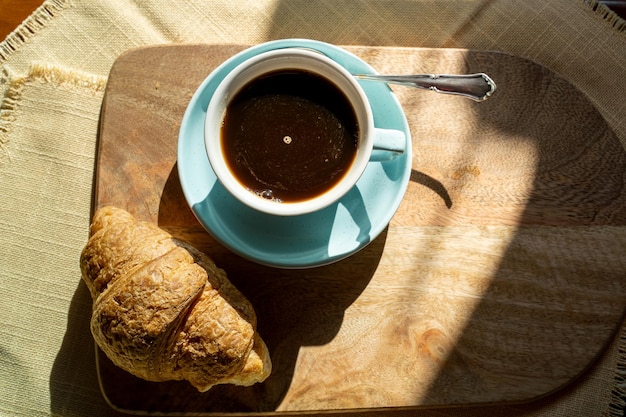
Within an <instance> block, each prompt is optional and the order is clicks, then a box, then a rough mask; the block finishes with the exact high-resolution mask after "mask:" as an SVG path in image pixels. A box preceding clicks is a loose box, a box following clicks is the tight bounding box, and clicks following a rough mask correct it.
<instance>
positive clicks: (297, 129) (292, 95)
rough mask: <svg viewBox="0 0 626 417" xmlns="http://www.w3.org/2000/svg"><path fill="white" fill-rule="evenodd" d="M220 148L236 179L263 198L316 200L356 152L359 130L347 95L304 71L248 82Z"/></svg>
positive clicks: (231, 108)
mask: <svg viewBox="0 0 626 417" xmlns="http://www.w3.org/2000/svg"><path fill="white" fill-rule="evenodd" d="M221 135H222V138H221V140H222V147H223V149H224V154H225V158H226V161H227V164H228V166H229V168H230V169H231V171H232V172H233V173H234V175H235V176H236V177H237V179H238V180H239V181H240V182H241V183H242V184H244V185H245V186H246V187H247V188H248V189H250V190H251V191H253V192H255V193H257V194H258V195H260V196H262V197H266V198H269V199H275V200H277V201H284V202H296V201H302V200H307V199H310V198H313V197H315V196H317V195H319V194H321V193H323V192H325V191H326V190H328V189H330V188H331V187H333V186H334V185H335V184H336V183H337V182H338V181H339V180H340V179H341V178H342V177H343V176H344V174H345V173H346V171H347V170H348V169H349V167H350V165H351V164H352V162H353V160H354V156H355V154H356V149H357V144H358V136H359V126H358V123H357V119H356V115H355V113H354V110H353V109H352V106H351V105H350V103H349V101H348V99H347V97H346V96H345V95H344V93H343V92H342V91H341V90H340V89H339V88H338V87H337V86H335V85H334V84H333V83H332V82H330V81H329V80H326V79H325V78H323V77H321V76H319V75H317V74H314V73H311V72H308V71H303V70H280V71H276V72H272V73H269V74H266V75H264V76H262V77H259V78H257V79H255V80H253V81H251V82H249V83H248V84H247V85H246V86H245V87H244V88H243V89H242V90H241V91H240V92H239V93H238V94H237V95H236V96H235V97H234V98H233V100H232V101H231V103H230V104H229V105H228V107H227V109H226V115H225V117H224V122H223V126H222V133H221Z"/></svg>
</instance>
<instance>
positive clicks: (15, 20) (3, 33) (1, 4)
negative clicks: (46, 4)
mask: <svg viewBox="0 0 626 417" xmlns="http://www.w3.org/2000/svg"><path fill="white" fill-rule="evenodd" d="M42 4H43V0H0V39H2V40H4V39H5V38H6V37H7V35H8V34H9V33H11V32H12V31H13V29H15V28H16V27H17V26H18V25H19V24H20V23H22V21H23V20H24V19H26V18H27V17H28V16H29V15H30V14H31V13H32V12H33V11H34V10H35V9H37V7H39V6H41V5H42Z"/></svg>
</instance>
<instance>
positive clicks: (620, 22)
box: [582, 0, 626, 33]
mask: <svg viewBox="0 0 626 417" xmlns="http://www.w3.org/2000/svg"><path fill="white" fill-rule="evenodd" d="M582 2H583V4H584V5H586V6H587V7H588V8H589V9H591V10H592V11H593V12H595V13H597V14H598V15H599V16H600V17H602V19H604V20H605V21H606V23H608V24H609V26H611V27H612V28H613V29H615V30H616V31H617V32H620V33H626V20H624V19H622V18H621V17H620V16H619V15H618V14H617V13H615V12H614V11H613V10H611V8H610V7H608V6H607V5H606V4H602V3H600V2H599V1H598V0H582Z"/></svg>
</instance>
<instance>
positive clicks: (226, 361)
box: [80, 206, 271, 392]
mask: <svg viewBox="0 0 626 417" xmlns="http://www.w3.org/2000/svg"><path fill="white" fill-rule="evenodd" d="M90 234H91V237H90V238H89V240H88V242H87V244H86V246H85V248H84V249H83V251H82V253H81V257H80V267H81V274H82V278H83V280H84V281H85V283H86V284H87V287H88V288H89V291H90V293H91V296H92V298H93V311H92V316H91V332H92V334H93V337H94V340H95V342H96V344H97V345H98V346H99V347H100V349H101V350H102V351H103V352H104V353H105V354H106V355H107V357H108V358H109V359H110V360H111V361H112V362H113V363H114V364H115V365H117V366H119V367H120V368H122V369H124V370H126V371H127V372H129V373H131V374H133V375H135V376H137V377H140V378H143V379H145V380H148V381H168V380H187V381H189V382H190V383H191V384H192V385H193V386H194V387H196V388H197V389H198V390H199V391H201V392H204V391H207V390H208V389H209V388H211V387H212V386H214V385H217V384H226V383H228V384H236V385H243V386H250V385H253V384H255V383H257V382H262V381H263V380H265V379H266V378H267V377H268V376H269V374H270V372H271V361H270V357H269V353H268V349H267V347H266V345H265V343H264V342H263V340H262V339H261V337H260V336H259V335H258V333H257V332H256V314H255V312H254V309H253V307H252V305H251V304H250V302H249V301H248V300H247V299H246V298H245V297H244V296H243V294H241V293H240V292H239V291H238V290H237V289H236V288H235V287H234V286H233V285H232V283H231V282H230V281H229V280H228V278H227V276H226V273H225V272H224V271H223V270H222V269H220V268H218V267H217V266H216V265H215V263H214V262H213V261H212V260H211V259H210V258H209V257H208V256H207V255H205V254H204V253H202V252H200V251H198V250H197V249H195V248H194V247H192V246H191V245H189V244H188V243H185V242H183V241H180V240H177V239H174V238H173V237H172V236H171V235H170V234H169V233H167V232H166V231H164V230H162V229H161V228H159V227H158V226H156V225H154V224H152V223H149V222H143V221H137V220H136V219H135V218H134V217H133V216H132V215H131V214H130V213H128V212H126V211H125V210H122V209H120V208H116V207H111V206H108V207H103V208H101V209H99V210H98V211H97V212H96V213H95V215H94V218H93V222H92V224H91V226H90Z"/></svg>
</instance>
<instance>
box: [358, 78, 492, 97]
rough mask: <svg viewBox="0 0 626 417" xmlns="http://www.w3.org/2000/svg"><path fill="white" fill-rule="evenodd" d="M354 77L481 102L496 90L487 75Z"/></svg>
mask: <svg viewBox="0 0 626 417" xmlns="http://www.w3.org/2000/svg"><path fill="white" fill-rule="evenodd" d="M355 77H357V78H359V79H361V80H370V81H383V82H386V83H389V84H398V85H404V86H409V87H417V88H422V89H425V90H433V91H436V92H438V93H444V94H456V95H460V96H464V97H468V98H471V99H472V100H476V101H483V100H486V99H488V98H489V96H491V95H492V94H493V92H494V91H495V89H496V83H495V82H494V81H493V80H492V79H491V78H489V76H488V75H487V74H484V73H478V74H463V75H447V74H417V75H366V74H358V75H355Z"/></svg>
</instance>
